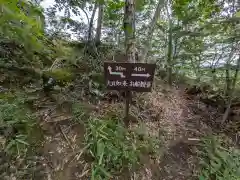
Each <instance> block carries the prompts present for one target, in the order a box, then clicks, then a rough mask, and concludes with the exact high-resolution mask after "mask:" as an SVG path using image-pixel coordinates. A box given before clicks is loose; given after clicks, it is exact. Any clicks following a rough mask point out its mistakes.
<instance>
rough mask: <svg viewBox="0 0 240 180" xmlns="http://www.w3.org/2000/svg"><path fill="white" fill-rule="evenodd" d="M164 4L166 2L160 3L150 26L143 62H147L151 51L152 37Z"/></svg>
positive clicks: (160, 0)
mask: <svg viewBox="0 0 240 180" xmlns="http://www.w3.org/2000/svg"><path fill="white" fill-rule="evenodd" d="M163 4H164V0H159V1H158V4H157V8H156V10H155V13H154V16H153V18H152V21H151V22H150V24H149V31H148V33H147V37H146V41H145V43H144V44H145V45H144V48H143V52H142V55H141V59H140V61H141V62H144V61H145V62H147V59H146V58H147V54H148V51H149V50H150V49H151V41H152V37H153V32H154V29H155V26H156V23H157V20H158V18H159V16H160V10H161V7H162V5H163Z"/></svg>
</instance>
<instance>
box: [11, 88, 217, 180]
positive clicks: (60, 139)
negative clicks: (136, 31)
mask: <svg viewBox="0 0 240 180" xmlns="http://www.w3.org/2000/svg"><path fill="white" fill-rule="evenodd" d="M156 89H158V90H156ZM37 96H38V97H37V98H36V97H35V100H34V103H33V104H32V105H31V106H32V107H31V108H32V110H33V111H34V112H36V115H37V116H38V117H39V118H38V119H39V122H38V124H39V127H40V129H41V130H38V131H35V132H34V133H36V134H37V135H36V134H35V135H33V136H34V137H35V136H41V137H42V140H41V146H39V148H38V150H37V153H38V159H39V160H40V163H38V166H40V167H39V168H40V169H44V172H45V173H44V178H43V176H41V175H38V173H39V172H38V171H36V172H35V175H34V177H35V178H34V179H36V180H38V179H39V180H40V179H46V180H79V179H81V180H85V179H86V180H89V179H90V176H91V158H90V157H88V156H87V155H86V153H85V148H84V147H85V144H84V138H85V137H84V135H85V129H84V125H83V124H81V123H79V122H76V121H74V117H73V114H72V112H71V106H72V102H71V101H70V100H69V99H71V98H69V97H65V98H64V95H63V94H61V93H59V94H54V95H51V97H46V96H45V95H44V94H42V93H38V95H37ZM68 96H69V95H68ZM70 96H71V95H70ZM72 98H74V97H72ZM59 100H60V101H59ZM137 100H138V101H137V103H136V104H135V105H132V106H131V114H133V115H134V116H135V120H134V121H130V124H129V127H128V128H129V129H131V128H134V127H136V126H142V125H144V127H145V131H144V132H145V133H146V134H148V135H149V136H155V137H156V136H157V137H158V138H159V140H160V149H159V155H158V156H157V157H151V156H150V155H143V156H142V157H141V162H142V164H143V166H142V167H141V168H139V169H138V171H136V172H134V173H131V175H127V176H126V174H125V175H123V176H121V177H118V178H116V179H123V180H126V179H135V180H188V179H189V180H194V179H198V175H199V174H198V168H199V159H198V157H197V148H196V146H198V142H199V140H200V138H201V137H203V136H205V135H207V134H211V133H212V131H213V129H212V126H211V123H209V122H211V121H213V120H214V121H216V119H218V118H219V116H220V115H219V113H218V112H217V111H216V110H215V109H209V108H207V107H206V105H205V104H204V103H202V102H200V101H199V100H197V99H196V97H194V96H192V97H191V96H189V95H186V93H185V91H184V88H167V87H164V88H161V87H160V86H159V87H158V88H155V90H153V91H152V92H151V93H143V94H138V95H137ZM76 101H81V103H82V104H84V107H85V109H86V111H87V112H88V113H89V114H91V115H94V114H102V113H105V112H107V111H109V110H110V109H111V110H113V111H114V110H116V111H120V113H123V112H124V103H123V102H116V103H109V102H107V101H99V102H98V103H97V104H91V103H89V102H88V101H87V100H85V101H84V100H76ZM206 122H207V123H206ZM39 133H40V135H39ZM129 176H130V177H129ZM13 179H14V178H13Z"/></svg>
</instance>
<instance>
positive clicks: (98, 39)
mask: <svg viewBox="0 0 240 180" xmlns="http://www.w3.org/2000/svg"><path fill="white" fill-rule="evenodd" d="M102 18H103V3H99V5H98V21H97V30H96V37H95V43H96V45H99V44H100V43H101V31H102Z"/></svg>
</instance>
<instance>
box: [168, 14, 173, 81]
mask: <svg viewBox="0 0 240 180" xmlns="http://www.w3.org/2000/svg"><path fill="white" fill-rule="evenodd" d="M172 38H173V36H172V19H171V18H170V19H169V32H168V53H167V77H168V78H167V79H168V84H169V85H170V86H171V85H172V61H173V58H172V55H173V53H172V50H173V43H172Z"/></svg>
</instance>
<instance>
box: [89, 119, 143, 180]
mask: <svg viewBox="0 0 240 180" xmlns="http://www.w3.org/2000/svg"><path fill="white" fill-rule="evenodd" d="M85 140H86V141H85V142H86V149H87V150H88V152H89V154H90V155H91V156H92V157H93V159H94V162H93V167H92V175H91V178H92V179H108V178H110V177H112V175H113V174H114V175H116V174H117V173H120V172H122V170H123V169H124V168H130V169H131V168H133V167H134V165H136V164H137V163H138V160H139V153H140V151H139V149H138V148H137V143H136V141H135V140H134V137H133V135H132V134H131V133H130V132H128V130H127V129H125V128H124V127H123V125H122V124H121V123H119V122H118V121H117V120H116V119H102V120H100V119H97V118H93V119H90V120H89V121H88V124H87V127H86V136H85Z"/></svg>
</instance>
